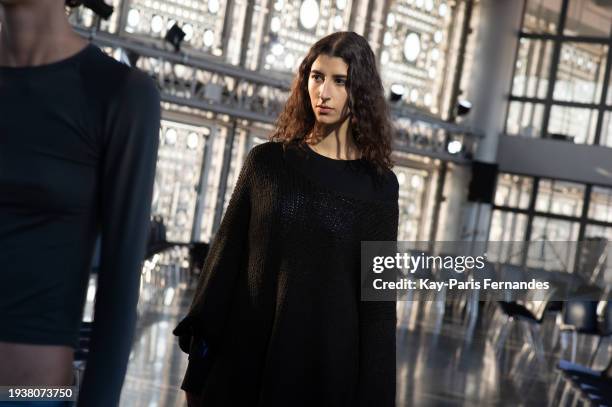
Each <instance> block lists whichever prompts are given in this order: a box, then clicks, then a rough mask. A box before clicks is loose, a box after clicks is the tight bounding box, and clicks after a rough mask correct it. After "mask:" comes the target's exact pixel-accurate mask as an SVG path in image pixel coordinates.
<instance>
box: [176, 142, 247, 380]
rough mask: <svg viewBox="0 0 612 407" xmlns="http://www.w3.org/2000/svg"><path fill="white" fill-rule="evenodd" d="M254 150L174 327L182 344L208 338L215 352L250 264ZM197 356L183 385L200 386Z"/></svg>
mask: <svg viewBox="0 0 612 407" xmlns="http://www.w3.org/2000/svg"><path fill="white" fill-rule="evenodd" d="M253 154H254V152H253V150H251V152H249V154H248V156H247V158H246V160H245V163H244V165H243V167H242V170H241V171H240V175H239V177H238V181H237V182H236V186H235V188H234V191H233V193H232V197H231V199H230V202H229V204H228V207H227V210H226V212H225V215H224V217H223V220H222V222H221V225H220V227H219V230H218V231H217V233H216V235H215V237H214V239H213V242H212V245H211V248H210V251H209V253H208V255H207V257H206V261H205V262H204V266H203V269H202V272H201V274H200V280H199V281H198V286H197V288H196V292H195V295H194V299H193V302H192V304H191V307H190V310H189V312H188V314H187V316H186V317H185V318H184V319H183V320H182V321H181V322H180V323H179V324H178V326H177V327H176V328H175V329H174V332H173V333H174V335H177V336H179V337H180V339H179V341H180V343H181V344H182V346H181V348H182V349H183V350H184V351H187V349H186V347H187V346H188V344H189V343H192V342H193V341H192V338H196V339H195V340H196V341H201V340H205V341H206V343H207V344H208V345H209V346H210V349H211V354H213V353H214V350H215V348H216V347H217V345H218V343H219V341H220V340H221V339H220V338H221V335H222V332H223V329H224V326H225V323H226V318H227V314H228V311H229V308H230V305H231V300H232V298H233V289H234V287H235V284H236V281H237V277H238V274H239V271H240V269H241V268H242V267H244V265H245V264H246V259H247V253H248V233H249V220H250V213H251V209H250V205H251V202H250V182H251V177H252V167H253ZM199 362H200V361H198V360H197V359H195V360H194V358H193V357H191V356H190V362H189V366H188V370H187V374H186V378H185V381H184V382H183V389H185V390H190V391H195V390H198V389H200V390H201V387H200V386H201V384H202V380H203V377H201V375H199V374H198V373H199V369H198V366H199V365H200V363H199Z"/></svg>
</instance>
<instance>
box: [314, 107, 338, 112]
mask: <svg viewBox="0 0 612 407" xmlns="http://www.w3.org/2000/svg"><path fill="white" fill-rule="evenodd" d="M317 109H319V112H320V113H329V112H331V111H332V110H334V109H332V108H331V107H321V106H317Z"/></svg>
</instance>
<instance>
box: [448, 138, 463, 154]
mask: <svg viewBox="0 0 612 407" xmlns="http://www.w3.org/2000/svg"><path fill="white" fill-rule="evenodd" d="M462 148H463V145H462V144H461V142H460V141H459V140H453V141H451V142H449V143H448V145H447V146H446V150H447V151H448V153H449V154H458V153H459V152H460V151H461V149H462Z"/></svg>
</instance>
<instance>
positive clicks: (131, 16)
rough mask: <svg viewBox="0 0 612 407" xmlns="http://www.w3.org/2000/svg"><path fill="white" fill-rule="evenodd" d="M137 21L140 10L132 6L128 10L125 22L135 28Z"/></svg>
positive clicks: (138, 20)
mask: <svg viewBox="0 0 612 407" xmlns="http://www.w3.org/2000/svg"><path fill="white" fill-rule="evenodd" d="M138 23H140V11H138V10H136V9H135V8H132V9H130V11H128V16H127V24H128V26H130V27H132V28H135V27H137V26H138Z"/></svg>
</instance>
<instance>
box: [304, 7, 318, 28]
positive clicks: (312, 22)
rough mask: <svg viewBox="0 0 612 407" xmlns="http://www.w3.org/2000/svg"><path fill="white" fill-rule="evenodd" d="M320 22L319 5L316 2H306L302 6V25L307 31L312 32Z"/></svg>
mask: <svg viewBox="0 0 612 407" xmlns="http://www.w3.org/2000/svg"><path fill="white" fill-rule="evenodd" d="M318 21H319V3H317V2H316V1H315V0H304V2H303V3H302V5H301V6H300V24H302V27H304V28H305V29H307V30H312V29H313V28H315V27H316V26H317V22H318Z"/></svg>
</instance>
